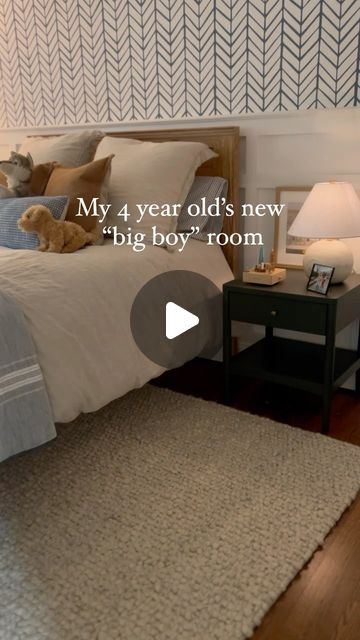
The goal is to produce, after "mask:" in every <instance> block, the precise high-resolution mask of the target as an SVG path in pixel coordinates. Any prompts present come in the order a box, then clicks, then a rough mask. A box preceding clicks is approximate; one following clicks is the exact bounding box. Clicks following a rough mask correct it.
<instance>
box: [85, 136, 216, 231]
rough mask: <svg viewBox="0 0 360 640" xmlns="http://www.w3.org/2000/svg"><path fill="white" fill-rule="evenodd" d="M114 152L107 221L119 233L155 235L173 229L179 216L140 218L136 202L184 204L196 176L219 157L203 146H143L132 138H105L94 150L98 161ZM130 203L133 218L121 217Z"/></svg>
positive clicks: (181, 144) (188, 144)
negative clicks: (131, 231)
mask: <svg viewBox="0 0 360 640" xmlns="http://www.w3.org/2000/svg"><path fill="white" fill-rule="evenodd" d="M111 153H113V154H114V155H115V157H114V158H113V160H112V166H111V176H110V182H109V203H110V204H111V209H110V211H109V214H108V215H107V218H106V223H107V224H108V225H116V226H117V228H118V229H119V231H128V227H129V226H130V227H131V228H132V230H133V231H140V232H142V233H144V234H146V239H150V238H151V237H152V231H151V228H152V227H153V226H156V227H157V229H158V231H159V232H162V233H163V234H166V233H169V232H171V231H175V229H176V225H177V218H176V217H170V216H168V217H164V216H156V217H154V216H152V215H150V213H149V212H148V211H146V212H145V214H144V216H143V218H142V221H141V222H139V223H136V220H137V219H138V218H139V211H138V209H137V208H136V205H137V204H141V205H143V204H157V205H158V206H159V207H161V206H163V205H165V204H168V205H174V204H180V205H181V206H182V205H183V204H184V202H185V199H186V196H187V194H188V192H189V190H190V187H191V185H192V183H193V180H194V176H195V172H196V170H197V169H198V167H200V165H202V164H203V163H204V162H206V161H207V160H210V159H211V158H215V157H216V155H217V154H216V153H214V152H213V151H212V150H211V149H210V148H209V147H208V146H207V145H206V144H203V143H201V142H143V141H141V140H133V139H130V138H115V137H111V136H105V138H103V139H102V140H101V142H100V144H99V146H98V148H97V150H96V154H95V160H96V159H97V158H102V157H105V156H108V155H110V154H111ZM126 203H127V205H128V212H129V219H128V220H127V221H125V220H124V218H123V217H121V216H117V214H118V212H119V211H120V210H121V209H122V207H123V206H124V204H126Z"/></svg>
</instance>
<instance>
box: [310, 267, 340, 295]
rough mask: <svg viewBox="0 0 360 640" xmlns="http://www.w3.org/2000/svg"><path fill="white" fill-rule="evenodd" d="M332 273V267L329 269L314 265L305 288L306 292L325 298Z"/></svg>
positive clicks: (333, 269)
mask: <svg viewBox="0 0 360 640" xmlns="http://www.w3.org/2000/svg"><path fill="white" fill-rule="evenodd" d="M334 271H335V268H334V267H329V266H327V265H325V264H314V265H313V268H312V269H311V273H310V277H309V281H308V283H307V286H306V288H307V290H308V291H313V292H314V293H321V294H322V295H323V296H326V294H327V292H328V291H329V287H330V284H331V279H332V277H333V273H334Z"/></svg>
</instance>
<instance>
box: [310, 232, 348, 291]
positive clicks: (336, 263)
mask: <svg viewBox="0 0 360 640" xmlns="http://www.w3.org/2000/svg"><path fill="white" fill-rule="evenodd" d="M303 264H304V271H305V273H306V275H307V276H310V273H311V270H312V268H313V266H314V264H323V265H326V266H328V267H335V271H334V274H333V277H332V280H331V284H336V283H339V282H343V281H344V280H345V278H347V277H348V276H349V275H350V274H351V273H352V269H353V264H354V258H353V254H352V252H351V250H350V249H349V247H348V246H347V245H346V244H345V243H344V242H341V241H340V240H318V241H317V242H314V243H313V244H311V245H310V246H309V247H308V248H307V249H306V251H305V253H304V261H303Z"/></svg>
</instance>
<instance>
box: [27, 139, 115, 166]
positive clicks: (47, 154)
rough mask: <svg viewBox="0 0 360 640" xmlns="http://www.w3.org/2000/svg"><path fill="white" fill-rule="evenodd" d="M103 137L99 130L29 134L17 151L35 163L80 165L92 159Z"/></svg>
mask: <svg viewBox="0 0 360 640" xmlns="http://www.w3.org/2000/svg"><path fill="white" fill-rule="evenodd" d="M103 137H104V134H103V133H101V131H83V132H82V133H67V134H66V135H62V136H49V137H45V138H44V137H39V136H30V137H28V138H25V140H24V141H23V143H22V145H21V147H20V149H19V153H22V154H23V155H25V156H26V154H27V153H30V154H31V157H32V159H33V161H34V163H35V164H43V163H44V162H58V163H59V164H62V165H64V166H66V167H80V166H81V165H83V164H87V163H88V162H91V160H93V159H94V155H95V151H96V147H97V146H98V144H99V142H100V140H101V139H102V138H103Z"/></svg>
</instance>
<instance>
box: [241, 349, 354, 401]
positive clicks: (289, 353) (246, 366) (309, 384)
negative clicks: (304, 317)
mask: <svg viewBox="0 0 360 640" xmlns="http://www.w3.org/2000/svg"><path fill="white" fill-rule="evenodd" d="M324 364H325V346H324V345H319V344H313V343H310V342H304V341H300V340H291V339H287V338H278V337H272V338H270V339H266V338H264V339H263V340H259V341H258V342H256V343H255V344H253V345H251V346H250V347H248V348H247V349H244V351H240V353H237V354H236V355H233V356H231V358H230V362H229V373H230V375H231V376H232V375H242V376H247V377H252V378H259V379H261V380H265V381H268V382H275V383H278V384H283V385H286V386H290V387H295V388H297V389H303V390H304V391H310V392H312V393H316V394H319V395H322V394H323V389H324ZM359 367H360V356H359V354H358V353H357V352H356V351H352V350H350V349H340V348H336V350H335V368H334V379H333V384H332V389H333V390H335V389H337V388H338V387H340V386H341V385H342V384H343V383H344V382H345V380H347V379H348V378H349V377H350V376H351V375H352V374H353V373H354V372H355V371H356V370H357V369H358V368H359Z"/></svg>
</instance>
